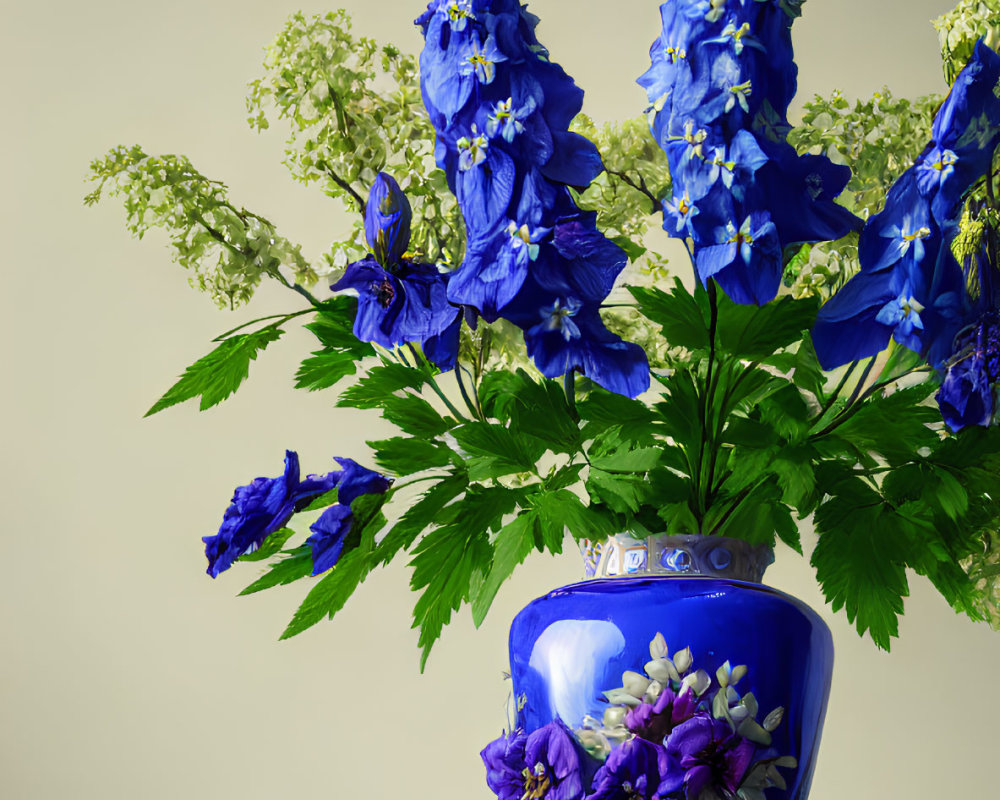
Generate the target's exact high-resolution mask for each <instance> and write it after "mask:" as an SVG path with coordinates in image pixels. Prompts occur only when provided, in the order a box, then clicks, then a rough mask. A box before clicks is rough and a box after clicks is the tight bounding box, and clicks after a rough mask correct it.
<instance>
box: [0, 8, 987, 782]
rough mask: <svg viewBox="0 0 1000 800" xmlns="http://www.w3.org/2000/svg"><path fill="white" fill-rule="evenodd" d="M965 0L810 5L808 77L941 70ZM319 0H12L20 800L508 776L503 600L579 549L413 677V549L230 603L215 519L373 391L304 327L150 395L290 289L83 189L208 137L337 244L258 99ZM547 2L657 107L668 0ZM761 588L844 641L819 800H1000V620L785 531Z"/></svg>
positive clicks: (904, 81) (11, 408)
mask: <svg viewBox="0 0 1000 800" xmlns="http://www.w3.org/2000/svg"><path fill="white" fill-rule="evenodd" d="M343 1H344V2H346V3H347V5H348V10H349V11H351V12H352V13H353V14H354V16H355V21H356V22H355V30H356V32H358V33H361V34H366V35H370V36H373V37H376V38H378V39H379V40H382V41H385V40H391V41H393V42H396V43H398V44H399V45H400V46H402V47H404V48H408V49H410V50H411V51H416V50H417V49H418V48H419V46H420V44H421V42H420V38H419V36H418V34H417V31H416V30H415V29H414V28H413V26H412V24H411V21H412V19H413V18H414V17H415V16H416V15H417V14H418V13H419V12H420V11H421V10H422V4H421V3H420V0H410V1H408V2H402V1H401V0H380V1H379V2H374V0H368V1H367V2H365V0H343ZM949 5H950V2H948V0H876V2H873V1H872V0H811V2H809V3H807V4H806V6H805V15H804V17H803V18H802V19H801V20H800V21H799V22H798V23H796V26H795V43H796V51H797V58H798V63H799V65H800V68H801V70H800V97H803V96H808V95H810V94H811V93H813V92H824V93H827V92H829V91H830V90H832V89H833V88H835V87H841V88H843V89H844V91H845V92H846V93H847V95H848V96H849V97H852V98H853V97H860V96H865V95H870V94H871V93H872V92H873V91H875V90H877V89H878V88H879V87H880V86H882V85H883V84H887V85H889V86H890V87H891V88H892V90H893V91H894V92H895V93H896V94H898V95H908V96H916V95H918V94H921V93H926V92H928V91H939V90H941V89H942V88H943V83H942V79H941V77H940V69H939V63H938V55H937V54H938V50H937V41H936V34H935V32H934V31H933V29H932V28H931V26H930V25H929V23H928V20H929V19H930V18H931V17H934V16H937V15H938V14H940V13H941V12H942V11H944V10H946V9H947V8H948V7H949ZM298 7H299V4H298V3H291V4H290V3H288V2H285V0H269V1H268V2H261V0H239V2H237V0H198V1H197V2H195V0H173V2H169V3H166V2H149V0H129V2H124V0H91V2H87V3H70V2H66V1H65V0H64V1H63V2H38V3H31V4H29V3H16V4H15V3H13V2H10V1H9V0H5V2H4V3H3V5H2V18H0V74H2V75H3V81H2V96H3V108H4V120H3V124H2V126H0V143H2V147H0V158H2V163H3V168H2V171H0V175H2V181H0V183H2V203H3V205H2V210H0V226H2V228H0V233H2V236H0V255H2V259H3V261H2V263H3V267H2V269H3V278H4V280H3V284H2V288H0V303H2V306H3V307H2V312H0V326H2V330H0V348H2V365H3V373H2V375H3V378H2V380H3V389H4V390H3V392H2V395H0V403H2V419H3V426H2V437H3V439H2V452H3V455H4V458H3V465H2V482H0V486H2V487H3V501H4V502H3V509H4V513H3V517H2V519H3V526H2V536H0V609H2V612H0V613H2V623H0V624H2V629H0V631H2V641H3V647H4V651H3V655H2V657H0V797H3V798H9V799H10V800H21V799H22V798H32V799H33V800H42V799H43V798H44V799H45V800H49V799H50V798H51V799H53V800H57V799H58V800H62V799H63V798H74V799H75V800H90V799H91V798H94V800H97V799H98V798H100V799H101V800H115V799H117V798H149V799H150V800H166V799H167V798H191V799H192V800H200V798H240V799H241V800H255V799H256V798H274V797H292V798H311V797H375V798H379V797H398V796H406V797H416V798H434V799H435V800H447V799H448V798H455V799H456V800H458V799H459V798H461V799H462V800H465V799H466V798H484V799H485V798H488V797H489V796H490V793H489V791H488V789H487V788H486V786H485V782H484V772H483V769H482V766H481V763H480V760H479V756H478V751H479V749H480V748H481V747H482V746H483V745H485V744H486V743H487V742H488V741H490V740H491V739H492V738H494V737H495V736H497V735H498V734H499V733H500V730H501V727H502V726H503V725H504V722H505V715H504V703H505V698H506V693H507V685H506V684H505V683H504V681H503V680H502V677H501V672H502V670H503V669H504V668H505V665H506V646H507V643H506V635H507V628H508V626H509V624H510V620H511V618H512V617H513V615H514V614H515V613H516V612H517V610H518V609H519V608H520V607H521V606H523V605H524V604H525V603H526V602H528V601H529V600H530V599H532V598H533V597H535V596H537V595H540V594H543V593H544V592H546V591H547V590H549V589H551V588H554V587H556V586H559V585H562V584H565V583H569V582H572V581H573V580H575V579H576V578H577V577H578V575H579V572H580V567H579V562H578V559H577V558H576V556H575V554H573V553H569V554H567V555H565V556H563V557H562V558H560V559H548V558H544V557H534V558H532V559H530V560H529V562H528V563H527V564H526V565H525V567H524V568H523V569H522V570H521V571H520V572H519V574H518V575H517V576H516V577H515V579H514V580H512V581H511V582H510V583H509V584H507V585H505V586H504V587H503V588H502V589H501V591H500V594H499V596H498V598H497V602H496V604H495V607H494V608H493V610H492V612H491V613H490V616H489V617H488V619H487V621H486V623H485V624H484V625H483V626H482V628H481V629H480V630H478V631H476V630H474V629H473V626H472V624H471V622H470V619H469V615H468V613H467V612H463V613H461V614H459V615H458V617H457V619H456V620H455V621H454V622H453V624H452V625H450V626H449V627H448V628H447V629H446V631H445V634H444V637H443V639H442V641H441V642H440V643H439V645H438V646H437V647H436V649H435V651H434V653H433V654H432V656H431V659H430V662H429V664H428V668H427V671H426V673H425V674H423V675H420V674H419V671H418V656H417V650H416V647H415V643H416V636H415V634H414V632H413V631H411V629H410V618H409V613H410V607H411V604H412V599H411V597H410V596H409V593H408V589H407V583H408V571H407V570H406V568H405V564H403V563H399V564H396V565H394V566H392V567H391V568H389V569H386V570H384V571H382V572H379V573H376V574H374V575H372V576H371V578H370V579H369V580H368V581H367V582H366V583H365V584H364V586H363V587H362V590H361V591H360V592H359V593H358V594H357V595H356V596H355V597H354V598H353V599H352V600H351V602H350V603H349V604H348V606H347V608H346V609H345V610H344V612H343V613H342V614H341V615H340V616H339V617H338V618H337V619H336V620H334V621H333V622H330V623H326V624H322V625H320V626H318V627H317V628H315V629H313V630H312V631H310V632H309V633H307V634H306V635H303V636H301V637H299V638H297V639H294V640H292V641H289V642H281V643H279V642H278V641H277V636H278V634H279V633H280V631H281V630H282V628H283V626H284V624H285V622H286V621H287V620H288V618H289V617H290V615H291V613H292V611H293V610H294V608H295V606H296V605H297V604H298V602H299V601H300V600H301V598H302V596H303V595H304V593H305V587H303V586H292V587H287V588H286V589H283V590H275V591H274V592H269V593H264V594H261V595H257V596H254V597H252V598H237V597H236V596H235V595H236V593H237V592H238V591H239V589H240V588H242V587H243V586H244V585H245V584H246V583H249V582H250V580H252V579H253V577H255V575H256V574H257V567H255V566H253V565H250V566H245V565H244V566H241V567H240V568H237V569H234V570H232V571H231V572H230V573H227V574H225V575H223V576H222V577H220V578H219V579H218V580H216V581H212V580H210V579H209V578H208V577H207V576H206V575H205V573H204V566H205V565H204V559H203V555H202V552H201V542H200V537H201V536H203V535H206V534H209V533H212V532H214V530H215V529H216V527H217V525H218V523H219V520H220V518H221V515H222V512H223V510H224V509H225V507H226V504H227V503H228V500H229V498H230V496H231V494H232V490H233V487H235V486H236V485H238V484H242V483H246V482H247V481H249V480H250V479H251V478H253V477H255V476H257V475H276V474H278V473H279V472H280V470H281V461H282V455H283V453H284V449H285V448H286V447H289V448H293V449H296V450H298V451H299V453H300V455H301V457H302V461H303V465H304V469H305V470H307V471H316V472H318V471H326V470H327V469H329V468H330V467H331V464H332V462H331V461H330V459H331V457H332V456H335V455H350V456H354V457H357V458H359V459H361V460H364V455H365V445H364V442H365V440H366V439H371V438H377V437H378V436H379V434H380V432H381V431H382V430H383V429H381V428H380V427H379V425H378V423H377V420H376V419H375V415H374V414H367V413H361V412H357V413H355V412H345V411H340V410H335V409H334V408H333V400H334V398H333V397H332V396H331V395H330V394H329V393H327V394H324V393H316V394H306V393H303V392H295V391H293V390H292V387H291V376H292V374H293V372H294V369H295V367H296V364H297V359H299V358H301V357H302V356H303V355H304V354H305V353H306V350H307V349H308V348H310V346H311V344H312V343H311V342H310V340H309V336H308V335H307V334H305V333H303V332H301V331H298V332H295V333H293V334H290V335H288V336H287V337H286V338H285V339H284V340H282V341H281V342H279V343H277V344H276V345H274V346H272V347H271V348H270V349H269V350H268V351H267V352H266V353H264V354H263V356H262V357H261V359H260V360H259V362H258V363H256V364H255V365H254V366H253V370H252V373H251V379H250V381H249V383H248V384H247V385H246V386H245V387H244V388H243V389H242V390H241V391H240V392H239V394H237V395H236V396H235V397H234V398H233V399H231V400H230V401H228V402H226V403H224V404H223V405H222V406H220V407H218V408H215V409H213V410H211V411H208V412H206V413H198V411H197V409H196V408H195V407H194V406H193V405H190V404H188V405H184V406H180V407H177V408H175V409H173V410H170V411H167V412H165V413H162V414H160V415H157V416H155V417H153V418H150V419H147V420H143V419H142V414H143V412H144V411H145V410H146V409H147V408H148V407H149V405H150V404H151V403H152V401H153V400H155V399H156V398H157V397H158V396H159V395H160V394H161V393H162V392H163V391H164V390H165V389H166V388H167V387H168V386H169V385H170V384H171V383H172V381H173V379H174V376H176V375H177V374H178V373H179V372H180V371H181V370H182V369H183V368H184V367H185V366H186V365H187V364H189V363H190V362H192V361H193V360H195V359H196V358H198V357H199V356H201V355H203V354H204V353H205V352H207V350H208V349H209V344H208V342H209V340H210V339H211V337H213V336H214V335H216V334H218V333H220V332H222V331H224V330H227V329H229V328H231V327H233V326H234V325H236V324H238V323H239V322H241V321H243V320H246V319H249V318H251V317H253V316H259V315H263V314H266V313H273V312H277V311H283V310H293V309H296V308H299V307H300V305H301V304H300V302H299V298H298V297H297V296H295V295H293V294H291V293H290V292H287V291H286V290H283V289H281V288H280V287H270V286H269V287H265V288H264V289H263V290H262V291H261V292H260V293H259V295H258V297H257V298H256V299H255V301H254V302H253V303H252V304H251V305H250V307H248V308H245V309H243V310H241V311H239V312H237V313H235V314H232V313H228V312H223V311H219V310H217V309H216V308H215V307H214V306H213V305H212V303H211V302H210V301H209V300H208V298H207V297H205V296H201V295H198V294H196V293H194V292H192V291H191V290H190V289H189V288H188V286H187V283H186V280H187V278H186V275H184V274H183V271H182V270H181V269H180V268H179V267H178V266H176V265H175V264H173V263H172V262H171V261H170V258H169V254H168V251H167V249H166V247H165V239H164V237H163V236H162V235H159V234H151V235H149V236H148V237H147V238H146V240H145V241H142V242H136V241H132V240H130V239H129V237H128V236H127V234H126V233H125V231H124V227H123V224H122V220H123V215H122V210H121V208H120V207H118V206H116V205H115V203H114V202H108V203H105V204H104V205H102V206H101V207H98V208H96V209H85V208H84V206H83V204H82V202H81V198H82V196H83V195H84V193H85V192H86V191H87V187H86V186H85V184H84V182H83V177H84V175H85V172H86V168H87V164H88V162H89V161H90V159H92V158H94V157H96V156H98V155H100V154H101V153H103V152H104V151H106V150H107V149H108V148H110V147H111V146H113V145H115V144H118V143H124V144H131V143H141V144H142V145H143V146H144V147H145V148H146V150H147V151H148V152H181V153H185V154H187V155H189V156H190V157H191V159H192V160H193V162H194V163H195V165H196V166H198V167H199V168H200V169H201V170H202V171H203V172H205V173H206V174H208V175H209V176H212V177H215V178H219V179H223V180H225V181H226V182H228V184H229V185H230V187H231V189H232V196H233V198H234V199H235V200H236V201H237V202H238V203H240V204H243V205H245V206H246V207H248V208H250V209H254V210H256V211H258V212H259V213H261V214H263V215H264V216H266V217H268V218H270V219H272V220H274V221H275V222H277V223H278V224H279V226H280V229H281V230H282V232H283V233H284V234H285V235H286V236H288V237H289V238H291V239H293V240H297V241H300V242H302V244H303V246H304V250H305V253H306V254H307V256H308V257H310V258H316V257H318V255H319V254H320V253H321V252H322V251H323V250H324V248H325V247H326V246H327V244H328V243H329V242H330V241H331V240H332V239H333V238H334V237H335V235H336V234H337V232H338V231H342V230H343V229H344V227H345V225H346V224H347V219H348V218H347V217H346V216H345V214H344V212H343V210H342V208H341V207H340V206H339V205H338V204H337V203H336V202H334V201H332V200H330V199H329V198H327V197H325V196H324V195H323V194H322V192H321V191H320V190H319V189H317V188H315V187H312V188H305V187H302V186H299V185H297V184H295V183H293V182H292V181H291V179H290V178H289V177H288V176H287V174H286V172H285V169H284V167H283V166H282V165H281V163H280V161H281V156H282V136H281V134H280V133H279V132H278V131H279V130H280V129H278V128H276V129H275V131H274V132H271V133H269V134H265V135H262V136H258V135H257V134H254V133H252V132H251V131H250V130H249V129H248V128H247V126H246V125H245V122H244V107H243V96H244V88H245V85H246V83H247V82H248V81H250V80H251V79H253V78H255V77H256V76H257V75H258V73H259V65H260V60H261V58H262V55H263V51H262V48H263V46H264V45H265V44H266V43H267V42H268V41H270V39H271V38H272V37H273V35H274V34H275V33H277V31H278V30H279V29H280V27H281V25H282V24H283V22H284V20H285V18H286V17H287V16H288V15H289V14H290V13H292V12H293V11H295V10H297V8H298ZM531 7H532V10H533V11H535V12H536V13H537V14H539V15H540V16H541V18H542V24H541V27H540V29H539V36H540V38H541V40H542V41H543V42H544V43H545V44H546V45H547V46H548V47H549V48H550V50H551V53H552V57H553V58H554V59H555V60H557V61H559V62H561V63H562V64H563V65H564V66H565V67H566V69H567V70H568V72H569V73H570V74H572V75H573V76H574V77H575V78H576V79H577V81H578V82H579V84H580V85H581V86H583V87H584V88H585V89H586V91H587V100H586V110H587V111H589V112H590V113H591V114H592V115H594V116H595V117H597V118H598V119H600V120H607V119H613V118H623V117H627V116H632V115H635V114H638V113H639V112H640V111H641V110H642V108H643V105H644V96H643V94H642V92H641V90H640V89H639V88H638V87H637V86H636V85H635V84H634V78H635V76H637V75H639V74H640V73H641V72H642V71H643V70H644V69H645V66H646V63H647V50H648V46H649V43H650V42H651V41H652V39H653V38H654V37H655V35H656V32H657V27H658V25H659V17H658V14H657V3H656V2H654V1H653V0H641V1H640V0H616V1H615V2H611V1H610V0H601V1H599V0H537V1H536V2H533V3H532V5H531ZM303 10H305V11H306V12H307V13H318V12H321V11H324V10H327V9H326V7H325V6H323V5H321V4H317V3H306V4H305V7H304V9H303ZM675 267H676V269H677V270H678V271H683V270H685V269H686V266H685V265H684V264H683V263H681V262H676V264H675ZM807 545H810V543H809V540H808V537H807ZM767 582H769V583H771V584H772V585H774V586H777V587H779V588H781V589H783V590H785V591H788V592H790V593H792V594H794V595H796V596H798V597H800V598H802V599H803V600H805V601H807V602H809V603H810V604H812V605H813V606H814V607H816V608H818V609H820V610H821V613H823V614H824V616H825V617H826V618H827V620H828V622H829V624H830V626H831V628H832V629H833V632H834V637H835V640H836V647H837V666H836V677H835V682H834V686H833V696H832V704H831V707H830V711H829V714H828V717H827V725H826V729H825V733H824V736H823V748H822V752H821V755H820V758H819V765H818V769H817V771H816V775H815V781H814V791H813V794H812V797H813V798H814V800H842V798H845V797H851V798H852V799H853V800H876V799H881V798H896V797H900V798H903V797H905V798H907V799H908V800H930V798H941V797H988V796H991V795H992V794H993V790H992V788H991V787H992V786H993V782H992V779H991V776H992V774H993V771H994V763H995V752H996V744H995V738H994V735H995V730H996V719H997V717H998V716H1000V696H998V694H997V693H996V691H995V687H994V671H995V666H996V664H997V662H998V660H1000V635H998V634H995V633H993V632H991V631H990V630H989V629H988V628H986V627H985V626H976V625H973V624H972V623H970V622H969V621H967V620H965V619H963V618H959V617H956V616H955V615H954V614H953V613H952V611H951V610H950V609H949V608H948V607H947V605H946V604H945V603H944V601H943V600H941V599H940V598H939V597H938V596H937V595H936V594H935V593H934V592H933V591H932V590H931V589H930V588H929V586H928V585H927V584H926V583H925V582H924V581H923V580H921V579H917V578H914V579H913V580H912V582H911V590H912V596H911V597H910V598H909V599H908V601H907V604H906V610H907V613H906V617H905V619H904V620H903V622H902V626H901V637H900V639H899V640H898V641H897V642H896V643H895V644H894V646H893V651H892V653H891V654H885V653H882V652H879V651H877V650H876V649H875V647H874V646H873V645H872V644H871V643H870V641H868V640H862V639H860V638H859V637H858V636H857V635H856V633H855V632H854V631H853V629H852V628H851V626H850V625H849V624H848V623H847V621H846V619H845V618H844V616H843V615H842V614H841V615H832V614H830V613H829V610H828V609H826V608H825V607H824V605H823V601H822V597H821V595H820V593H819V591H818V589H817V587H816V585H815V581H814V579H813V576H812V573H811V570H810V568H809V566H808V563H807V561H806V560H804V559H802V558H799V557H798V556H796V555H795V554H794V553H792V552H790V551H788V550H787V549H785V550H780V551H779V553H778V562H777V563H776V564H775V566H774V567H772V568H771V570H770V572H769V573H768V576H767Z"/></svg>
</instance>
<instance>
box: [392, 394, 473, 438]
mask: <svg viewBox="0 0 1000 800" xmlns="http://www.w3.org/2000/svg"><path fill="white" fill-rule="evenodd" d="M382 416H383V417H385V419H386V420H388V421H389V422H391V423H392V424H393V425H395V426H396V427H397V428H399V429H400V430H402V431H403V432H404V433H408V434H410V435H411V436H419V437H424V438H427V439H433V438H435V437H437V436H440V435H441V434H443V433H445V432H446V431H448V430H449V429H451V428H452V427H454V425H455V424H456V423H455V420H453V419H451V417H442V416H441V414H439V413H438V411H437V409H435V408H434V406H432V405H431V404H430V403H428V402H427V401H426V400H424V399H423V398H422V397H417V396H416V395H414V394H410V393H409V392H406V393H404V394H403V395H402V397H397V396H395V395H391V396H389V397H386V398H385V399H384V400H383V401H382Z"/></svg>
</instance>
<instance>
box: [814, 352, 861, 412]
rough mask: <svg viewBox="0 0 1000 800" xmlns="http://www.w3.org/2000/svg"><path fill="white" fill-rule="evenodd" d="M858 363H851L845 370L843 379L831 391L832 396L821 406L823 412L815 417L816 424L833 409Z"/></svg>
mask: <svg viewBox="0 0 1000 800" xmlns="http://www.w3.org/2000/svg"><path fill="white" fill-rule="evenodd" d="M860 363H861V362H860V361H852V362H851V365H850V366H849V367H848V368H847V371H846V372H845V373H844V377H842V378H841V379H840V383H838V384H837V388H836V389H834V390H833V394H831V395H830V397H829V399H828V400H827V401H826V405H824V406H823V410H822V411H820V412H819V416H818V417H816V421H817V422H819V421H820V420H822V419H823V417H825V416H826V412H828V411H829V410H830V409H831V408H833V404H834V403H836V402H837V398H838V397H839V396H840V393H841V391H843V389H844V387H845V386H846V385H847V381H848V380H849V379H850V377H851V373H852V372H854V370H856V369H857V368H858V364H860Z"/></svg>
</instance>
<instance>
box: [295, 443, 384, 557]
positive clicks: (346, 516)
mask: <svg viewBox="0 0 1000 800" xmlns="http://www.w3.org/2000/svg"><path fill="white" fill-rule="evenodd" d="M335 461H336V462H337V463H338V464H339V465H340V466H341V468H342V469H341V470H339V471H338V472H334V473H331V475H332V476H334V483H335V486H336V488H337V502H336V504H334V505H332V506H330V507H329V508H327V509H326V510H325V511H324V512H323V513H322V515H321V516H320V518H319V519H318V520H316V521H315V522H314V523H313V524H312V525H310V526H309V530H311V531H312V533H313V535H312V536H310V537H309V538H308V539H307V540H306V544H308V545H309V546H310V548H312V558H313V571H312V574H313V575H319V574H320V573H322V572H326V571H327V570H328V569H330V568H331V567H333V566H334V565H335V564H336V563H337V561H338V559H339V558H340V555H341V552H342V551H343V549H344V539H345V537H346V536H347V534H348V533H350V531H351V525H352V523H353V522H354V514H353V513H352V511H351V504H352V503H353V502H354V501H355V500H356V499H357V498H359V497H360V496H361V495H365V494H384V493H385V492H386V491H388V489H389V487H390V486H391V485H392V480H390V479H389V478H387V477H385V476H384V475H381V474H380V473H378V472H375V471H373V470H370V469H367V468H365V467H362V466H361V465H360V464H358V463H357V462H356V461H353V460H351V459H350V458H337V459H335Z"/></svg>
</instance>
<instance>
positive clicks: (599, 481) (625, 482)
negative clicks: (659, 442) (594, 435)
mask: <svg viewBox="0 0 1000 800" xmlns="http://www.w3.org/2000/svg"><path fill="white" fill-rule="evenodd" d="M648 487H649V484H648V483H647V482H646V480H645V478H643V477H642V476H640V475H614V474H612V473H610V472H605V471H604V470H600V469H596V468H591V470H590V476H589V477H588V478H587V491H588V492H590V495H591V497H595V498H597V500H599V501H600V502H601V503H604V504H605V505H606V506H607V507H608V508H610V509H611V510H612V511H616V512H618V513H619V514H623V513H626V512H629V511H632V512H636V511H638V510H639V507H640V506H641V505H642V504H643V502H645V500H646V498H647V497H648V494H649V491H648Z"/></svg>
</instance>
